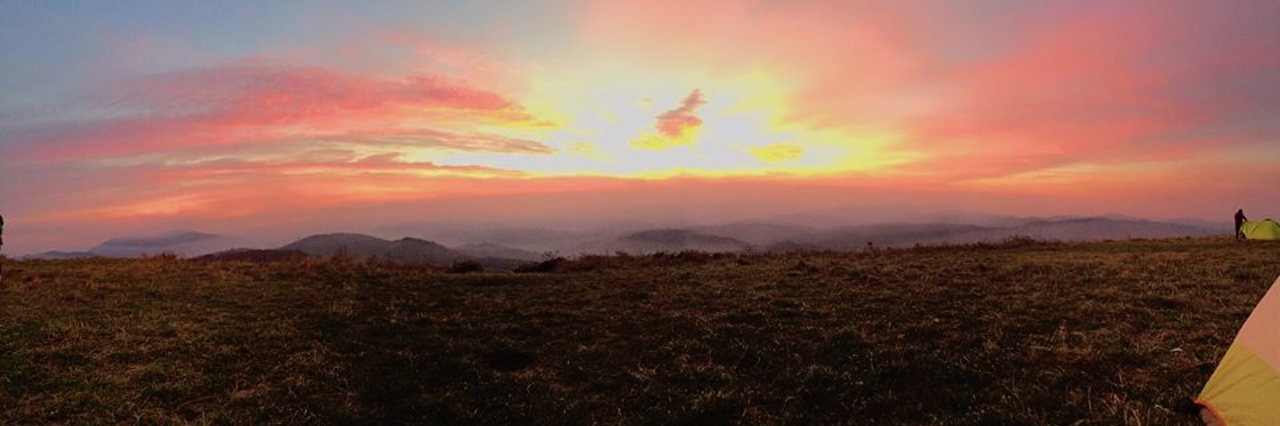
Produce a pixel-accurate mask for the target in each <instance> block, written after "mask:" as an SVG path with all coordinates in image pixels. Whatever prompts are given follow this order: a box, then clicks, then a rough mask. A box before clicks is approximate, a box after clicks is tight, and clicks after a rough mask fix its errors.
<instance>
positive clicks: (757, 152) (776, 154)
mask: <svg viewBox="0 0 1280 426" xmlns="http://www.w3.org/2000/svg"><path fill="white" fill-rule="evenodd" d="M747 152H750V153H751V155H754V156H755V157H756V158H758V159H760V161H764V162H766V163H778V162H782V161H787V160H795V159H798V158H800V157H801V156H803V155H804V147H802V146H800V145H796V144H789V143H777V144H772V145H764V146H753V147H748V148H747Z"/></svg>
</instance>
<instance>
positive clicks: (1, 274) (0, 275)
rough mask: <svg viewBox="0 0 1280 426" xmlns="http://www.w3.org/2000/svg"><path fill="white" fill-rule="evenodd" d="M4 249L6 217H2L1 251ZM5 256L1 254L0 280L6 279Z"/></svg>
mask: <svg viewBox="0 0 1280 426" xmlns="http://www.w3.org/2000/svg"><path fill="white" fill-rule="evenodd" d="M3 248H4V216H3V215H0V249H3ZM3 262H4V255H3V254H0V280H3V279H4V263H3Z"/></svg>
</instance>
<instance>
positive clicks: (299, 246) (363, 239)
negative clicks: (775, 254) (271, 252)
mask: <svg viewBox="0 0 1280 426" xmlns="http://www.w3.org/2000/svg"><path fill="white" fill-rule="evenodd" d="M280 249H281V250H294V251H300V252H303V253H306V254H309V255H312V256H318V257H332V256H336V255H338V254H339V253H342V254H344V255H347V256H351V257H355V258H366V257H372V256H377V257H384V256H386V254H387V252H389V251H390V250H391V242H390V241H387V240H384V239H381V238H378V237H374V236H370V235H364V234H351V233H334V234H318V235H312V236H309V237H306V238H303V239H301V240H298V241H294V242H292V243H289V244H286V245H285V246H284V247H280Z"/></svg>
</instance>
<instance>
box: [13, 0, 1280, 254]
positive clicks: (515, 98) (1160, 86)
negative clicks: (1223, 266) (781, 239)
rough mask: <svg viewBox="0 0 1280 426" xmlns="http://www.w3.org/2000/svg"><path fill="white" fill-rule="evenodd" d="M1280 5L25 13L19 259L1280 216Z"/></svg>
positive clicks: (18, 95) (27, 6) (378, 6)
mask: <svg viewBox="0 0 1280 426" xmlns="http://www.w3.org/2000/svg"><path fill="white" fill-rule="evenodd" d="M1277 22H1280V2H1276V1H1274V0H1263V1H1254V0H1237V1H1230V2H1218V1H1207V0H1206V1H1178V0H1162V1H1149V2H1148V1H1125V2H1115V1H1091V0H1082V1H1071V2H1063V1H1053V2H1048V1H1035V0H1028V1H1014V0H982V1H979V0H970V1H891V2H890V1H885V2H862V1H803V0H801V1H787V2H778V1H752V0H745V1H721V0H705V1H704V0H681V1H664V0H656V1H634V2H616V1H601V0H595V1H538V2H522V1H521V2H514V1H513V2H431V1H426V2H410V1H386V2H338V1H333V2H323V1H296V2H293V1H280V2H265V3H264V2H256V1H220V2H195V1H131V2H109V1H89V0H85V1H66V2H60V1H49V2H23V1H10V0H0V69H2V70H3V71H0V93H3V94H4V95H3V96H0V214H2V215H4V218H5V221H6V228H5V237H6V240H5V242H6V243H8V244H7V245H6V246H5V248H4V249H5V251H6V252H8V253H11V254H12V253H32V252H36V251H42V250H49V249H81V248H86V247H88V246H91V245H93V244H95V243H96V242H99V241H101V240H103V239H106V238H110V237H113V236H120V235H130V234H140V233H144V234H145V233H148V232H150V233H155V232H160V231H166V230H171V229H178V228H186V229H197V230H201V231H206V232H215V233H223V234H230V235H239V236H254V237H257V238H260V239H263V240H281V239H287V238H290V237H296V236H301V235H305V234H307V233H313V232H326V231H359V230H367V229H374V228H377V227H380V226H387V225H395V224H404V223H446V222H447V223H463V222H466V223H486V224H492V225H494V226H515V225H520V226H524V225H533V224H538V225H547V226H551V225H555V226H561V227H563V226H573V225H574V224H588V223H590V224H607V223H610V221H617V222H654V223H668V222H669V223H711V222H723V221H740V220H761V219H767V218H770V217H778V216H779V215H796V214H805V213H807V212H842V211H848V212H849V217H850V220H851V221H852V220H853V219H854V218H858V217H866V215H867V214H868V212H872V213H874V212H875V211H876V210H877V209H880V210H882V212H881V213H884V212H889V211H892V212H902V211H914V212H919V211H936V212H983V213H998V214H1006V215H1024V216H1035V215H1039V216H1052V215H1102V214H1123V215H1131V216H1138V217H1147V218H1155V219H1167V218H1187V217H1189V218H1201V219H1208V220H1215V221H1218V220H1220V221H1223V222H1226V220H1227V219H1226V218H1227V217H1229V216H1230V215H1231V214H1232V213H1234V211H1235V209H1236V208H1244V209H1245V212H1246V214H1249V215H1250V216H1251V217H1259V218H1260V217H1267V216H1270V217H1280V189H1277V188H1278V187H1277V186H1275V185H1276V184H1277V183H1278V182H1280V25H1277V24H1276V23H1277ZM881 216H884V215H883V214H881V215H880V216H877V217H881Z"/></svg>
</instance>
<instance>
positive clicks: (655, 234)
mask: <svg viewBox="0 0 1280 426" xmlns="http://www.w3.org/2000/svg"><path fill="white" fill-rule="evenodd" d="M748 247H750V244H747V243H744V242H742V241H739V240H736V239H733V238H729V237H721V236H718V235H709V234H703V233H701V232H697V231H691V230H688V229H653V230H647V231H639V232H634V233H630V234H627V235H624V236H622V237H619V238H618V239H616V240H614V241H613V242H612V243H610V244H609V245H608V246H607V250H609V251H624V252H628V253H653V252H660V251H663V252H679V251H685V250H697V251H707V252H729V251H741V250H746V249H747V248H748Z"/></svg>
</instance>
